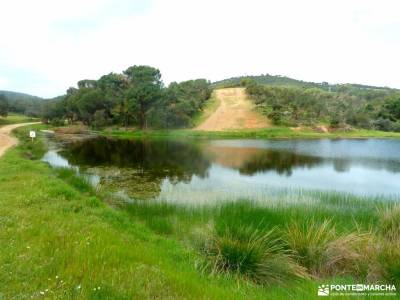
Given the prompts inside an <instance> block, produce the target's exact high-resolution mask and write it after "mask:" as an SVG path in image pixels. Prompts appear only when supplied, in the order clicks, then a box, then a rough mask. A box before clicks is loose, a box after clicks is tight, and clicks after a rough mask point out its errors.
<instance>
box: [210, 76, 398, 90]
mask: <svg viewBox="0 0 400 300" xmlns="http://www.w3.org/2000/svg"><path fill="white" fill-rule="evenodd" d="M245 80H252V81H255V82H256V83H258V84H263V85H271V86H293V87H299V88H320V89H323V90H326V91H332V92H334V91H341V90H343V89H347V90H348V89H351V90H354V91H355V90H357V91H371V90H380V91H394V90H396V89H392V88H388V87H378V86H370V85H363V84H329V83H328V82H310V81H302V80H297V79H293V78H290V77H286V76H281V75H270V74H262V75H256V76H237V77H231V78H228V79H224V80H220V81H216V82H213V84H212V85H213V86H214V87H232V86H238V85H240V84H241V83H242V82H243V81H245Z"/></svg>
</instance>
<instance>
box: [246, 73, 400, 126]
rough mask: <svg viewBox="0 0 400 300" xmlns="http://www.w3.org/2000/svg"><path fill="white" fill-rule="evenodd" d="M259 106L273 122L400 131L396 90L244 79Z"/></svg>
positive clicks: (399, 109)
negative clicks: (325, 87)
mask: <svg viewBox="0 0 400 300" xmlns="http://www.w3.org/2000/svg"><path fill="white" fill-rule="evenodd" d="M241 85H243V86H245V87H246V91H247V93H248V95H249V96H250V97H251V98H252V99H253V100H254V101H255V103H256V105H257V107H258V109H259V110H260V111H261V112H262V113H263V114H265V115H267V116H268V117H269V118H270V119H271V120H272V121H273V123H274V124H276V125H284V126H310V125H315V124H318V123H324V124H328V125H329V126H331V127H342V128H346V127H349V126H354V127H358V128H364V129H377V130H383V131H400V92H399V91H397V90H389V89H387V90H385V89H372V88H371V89H370V88H363V89H360V88H353V87H352V86H351V85H343V86H341V87H340V88H338V89H337V90H336V91H326V90H323V89H320V88H299V87H294V86H267V85H263V84H259V83H257V82H255V81H254V80H249V79H245V80H242V82H241Z"/></svg>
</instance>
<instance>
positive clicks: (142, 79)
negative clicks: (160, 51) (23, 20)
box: [124, 66, 163, 129]
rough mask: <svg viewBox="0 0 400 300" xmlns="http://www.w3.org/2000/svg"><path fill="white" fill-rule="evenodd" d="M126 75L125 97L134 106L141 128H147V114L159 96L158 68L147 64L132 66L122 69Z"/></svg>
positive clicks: (160, 82)
mask: <svg viewBox="0 0 400 300" xmlns="http://www.w3.org/2000/svg"><path fill="white" fill-rule="evenodd" d="M124 74H125V75H126V76H127V77H128V80H129V87H128V91H127V97H128V100H129V102H130V104H131V105H132V106H131V107H133V108H135V110H136V111H137V115H138V121H139V126H140V128H141V129H144V128H147V116H148V113H149V111H150V110H151V108H152V105H153V104H154V103H155V102H157V101H158V100H159V99H160V98H161V94H162V87H163V84H162V81H161V73H160V71H159V70H158V69H155V68H152V67H149V66H133V67H129V68H128V69H127V70H125V71H124Z"/></svg>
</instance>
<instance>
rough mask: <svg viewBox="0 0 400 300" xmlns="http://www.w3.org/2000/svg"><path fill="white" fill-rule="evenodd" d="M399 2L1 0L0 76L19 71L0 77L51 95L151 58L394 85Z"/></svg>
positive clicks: (171, 65) (197, 69) (168, 64)
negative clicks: (83, 81) (19, 71)
mask: <svg viewBox="0 0 400 300" xmlns="http://www.w3.org/2000/svg"><path fill="white" fill-rule="evenodd" d="M116 3H118V4H119V5H118V6H117V5H116ZM399 8H400V4H398V3H397V1H385V0H384V1H379V2H377V1H372V0H364V1H362V0H348V1H343V0H338V1H331V0H329V1H320V0H305V1H294V0H293V1H291V0H281V1H262V0H248V1H235V0H231V1H228V0H218V1H217V0H213V1H212V0H203V1H195V0H186V1H184V0H169V1H161V0H157V1H152V2H146V1H127V0H120V1H111V0H88V1H78V0H72V1H71V0H70V1H66V0H63V1H50V0H42V1H40V0H38V1H29V0H14V1H7V3H6V4H2V12H3V14H2V15H3V16H4V17H3V16H2V18H1V19H0V36H1V37H2V38H1V39H0V76H1V77H6V76H8V74H6V73H5V72H4V71H3V72H2V70H10V69H15V70H24V71H25V72H21V73H20V74H19V73H15V72H13V76H12V78H7V81H8V85H7V84H5V83H4V82H3V83H1V86H4V87H5V88H7V87H8V89H17V88H18V89H19V90H22V91H25V92H31V93H34V94H39V95H42V96H55V95H57V94H60V93H63V92H64V91H65V90H66V89H67V88H68V87H69V86H71V85H74V84H75V83H76V82H77V81H78V80H80V79H82V78H98V77H99V76H101V75H102V74H105V73H108V72H111V71H116V72H120V71H122V70H123V69H125V68H127V67H128V66H130V65H133V64H149V65H153V66H155V67H158V68H160V69H161V71H162V73H163V77H164V80H165V81H167V82H169V81H175V80H178V81H179V80H185V79H191V78H196V77H205V78H208V79H211V80H217V79H223V78H226V77H230V76H235V75H242V74H259V73H271V74H282V75H288V76H292V77H295V78H299V79H303V80H314V81H329V82H360V83H367V84H376V85H390V86H395V87H399V88H400V77H399V76H397V71H398V70H399V69H400V61H399V60H398V59H397V55H398V53H399V50H400V35H398V30H396V29H400V22H399V21H398V20H400V18H399V17H400V9H399ZM25 73H26V74H30V75H29V76H30V77H29V76H28V75H24V74H25ZM32 74H35V75H32ZM24 76H28V77H29V78H24ZM30 82H34V84H32V83H30Z"/></svg>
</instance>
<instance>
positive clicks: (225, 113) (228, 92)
mask: <svg viewBox="0 0 400 300" xmlns="http://www.w3.org/2000/svg"><path fill="white" fill-rule="evenodd" d="M215 93H216V97H217V98H218V99H219V100H220V106H219V107H218V108H217V109H216V110H215V112H214V113H213V114H212V115H211V116H210V117H209V118H208V119H207V120H205V121H204V122H203V123H202V124H200V125H199V126H197V127H196V128H195V130H204V131H223V130H233V129H256V128H266V127H269V125H270V122H269V121H268V119H267V118H265V117H264V116H262V115H261V114H259V113H257V112H256V111H254V103H253V102H251V100H250V99H248V98H247V95H246V92H245V89H244V88H226V89H219V90H216V91H215Z"/></svg>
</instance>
